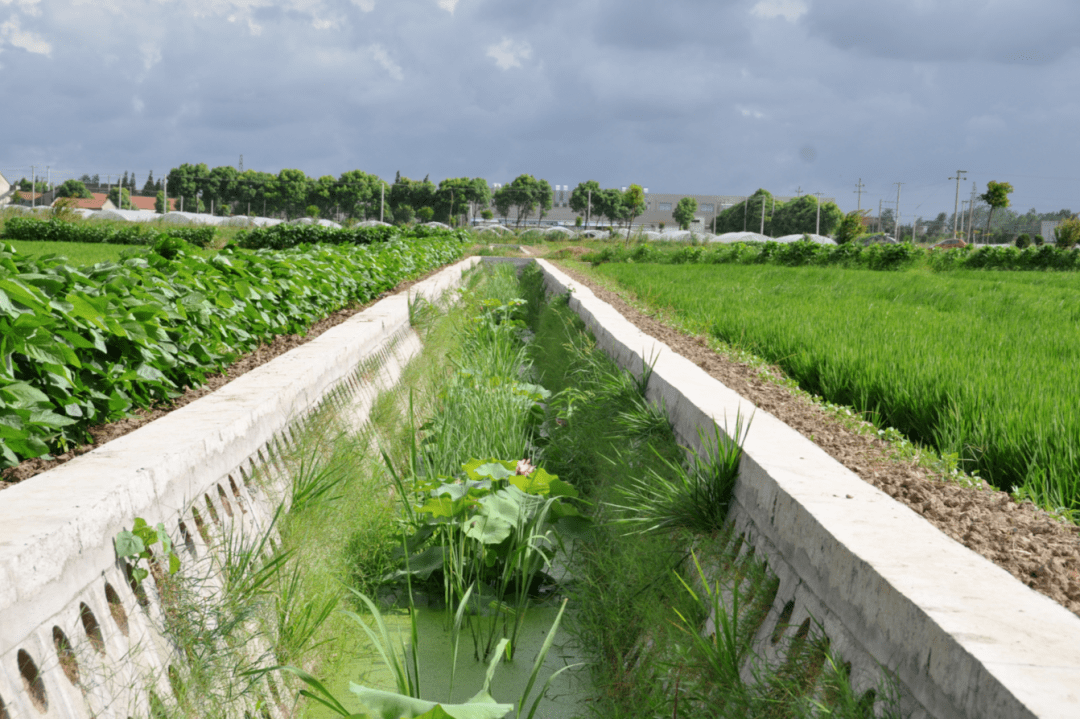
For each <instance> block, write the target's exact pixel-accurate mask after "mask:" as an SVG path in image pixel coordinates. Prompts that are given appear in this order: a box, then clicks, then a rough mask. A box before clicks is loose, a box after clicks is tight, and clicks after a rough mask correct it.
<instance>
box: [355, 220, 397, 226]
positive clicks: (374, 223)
mask: <svg viewBox="0 0 1080 719" xmlns="http://www.w3.org/2000/svg"><path fill="white" fill-rule="evenodd" d="M356 226H357V227H389V226H390V223H389V222H380V221H379V220H364V221H363V222H358V223H356Z"/></svg>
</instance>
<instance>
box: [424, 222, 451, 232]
mask: <svg viewBox="0 0 1080 719" xmlns="http://www.w3.org/2000/svg"><path fill="white" fill-rule="evenodd" d="M424 227H436V228H438V229H440V230H449V229H452V228H451V227H450V225H444V224H443V223H441V222H425V223H424Z"/></svg>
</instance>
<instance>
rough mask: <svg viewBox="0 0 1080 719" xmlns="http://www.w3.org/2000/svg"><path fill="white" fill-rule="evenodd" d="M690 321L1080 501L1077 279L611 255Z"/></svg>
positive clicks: (928, 438)
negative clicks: (650, 260) (644, 260)
mask: <svg viewBox="0 0 1080 719" xmlns="http://www.w3.org/2000/svg"><path fill="white" fill-rule="evenodd" d="M598 271H599V272H600V273H601V274H603V275H604V276H606V277H610V278H612V279H615V280H617V281H618V282H619V283H620V284H622V285H623V286H625V287H627V288H628V289H630V290H631V291H633V292H635V293H636V294H637V295H638V296H639V297H642V298H644V299H646V300H647V301H648V302H649V303H650V304H652V305H654V306H658V307H667V308H671V309H673V310H674V311H675V312H676V313H677V315H678V316H680V317H681V318H682V319H683V320H684V321H685V322H686V323H687V324H688V325H689V326H690V327H691V328H693V329H695V330H696V331H699V332H702V333H707V334H710V335H712V336H714V337H716V338H718V339H720V340H722V341H726V342H729V343H731V344H733V345H736V346H739V347H743V348H745V349H748V350H750V351H752V352H754V353H756V354H758V355H760V356H762V357H764V358H766V359H768V360H770V361H772V362H776V363H778V364H779V365H780V366H782V367H783V368H784V370H785V371H786V372H787V373H788V374H789V375H790V376H792V377H793V378H794V379H795V380H796V381H798V383H799V384H800V386H802V387H803V388H804V389H806V390H808V391H810V392H813V393H815V394H819V395H822V396H823V397H825V398H826V399H828V400H830V401H832V402H836V403H840V404H845V405H851V406H854V407H856V408H857V409H859V410H861V411H864V412H869V413H872V414H874V415H876V417H877V419H878V421H879V422H881V423H882V424H884V425H891V426H893V427H896V428H897V429H899V430H901V431H902V432H904V433H905V434H907V435H908V436H910V437H912V438H913V439H915V440H917V441H920V442H922V443H925V444H928V445H930V446H933V447H935V448H937V449H938V450H939V451H940V452H941V453H942V454H943V455H951V454H952V455H955V456H956V459H957V460H958V461H960V462H961V463H963V466H964V467H965V468H966V469H969V470H978V472H979V473H980V474H981V475H982V476H983V477H984V478H985V479H987V480H989V481H990V482H991V483H993V484H994V485H995V486H997V487H999V488H1002V489H1005V490H1015V491H1016V492H1017V493H1018V494H1019V495H1021V496H1026V497H1030V498H1032V499H1034V500H1035V501H1036V502H1037V503H1038V504H1040V505H1042V506H1044V507H1050V508H1057V507H1064V508H1068V509H1072V510H1080V479H1078V478H1080V453H1078V452H1077V449H1076V447H1077V445H1076V438H1077V437H1078V436H1080V407H1078V406H1077V404H1076V399H1075V398H1076V397H1077V396H1080V373H1078V372H1077V371H1076V367H1077V365H1078V360H1080V325H1078V323H1077V320H1078V319H1080V313H1078V312H1077V310H1076V307H1075V306H1076V302H1075V298H1076V287H1077V286H1076V283H1077V280H1076V277H1075V275H1071V274H1052V273H1051V274H1048V273H1037V274H1028V273H1024V274H1003V273H994V274H989V273H983V272H971V271H957V272H950V273H947V274H929V273H923V272H900V273H871V272H866V271H859V270H841V269H837V268H798V269H794V268H786V267H744V266H738V265H712V266H684V267H674V266H663V265H642V264H607V265H603V266H601V267H600V268H598Z"/></svg>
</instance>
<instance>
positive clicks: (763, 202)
mask: <svg viewBox="0 0 1080 719" xmlns="http://www.w3.org/2000/svg"><path fill="white" fill-rule="evenodd" d="M760 234H762V235H764V234H765V200H764V198H763V199H762V200H761V232H760Z"/></svg>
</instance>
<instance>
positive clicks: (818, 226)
mask: <svg viewBox="0 0 1080 719" xmlns="http://www.w3.org/2000/svg"><path fill="white" fill-rule="evenodd" d="M823 194H824V193H822V192H815V193H814V197H816V198H817V202H816V203H815V204H816V205H817V229H815V230H814V234H815V235H820V234H821V196H822V195H823Z"/></svg>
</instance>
